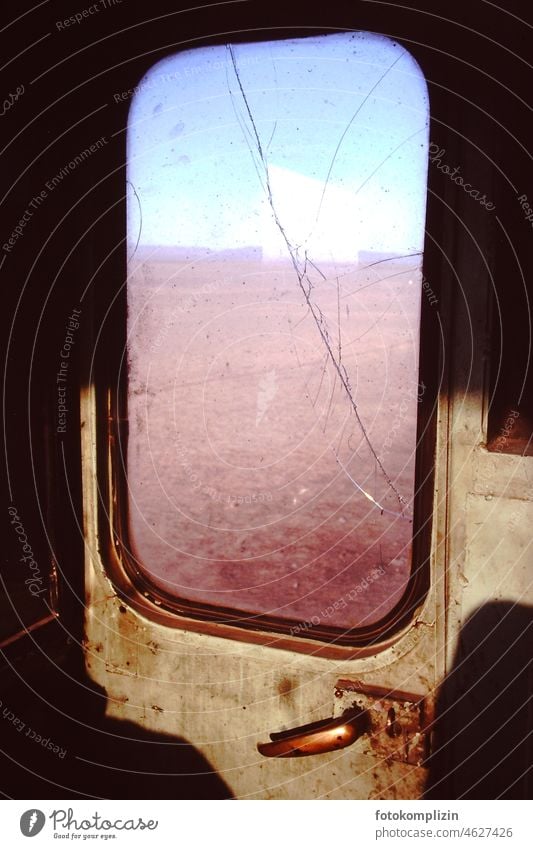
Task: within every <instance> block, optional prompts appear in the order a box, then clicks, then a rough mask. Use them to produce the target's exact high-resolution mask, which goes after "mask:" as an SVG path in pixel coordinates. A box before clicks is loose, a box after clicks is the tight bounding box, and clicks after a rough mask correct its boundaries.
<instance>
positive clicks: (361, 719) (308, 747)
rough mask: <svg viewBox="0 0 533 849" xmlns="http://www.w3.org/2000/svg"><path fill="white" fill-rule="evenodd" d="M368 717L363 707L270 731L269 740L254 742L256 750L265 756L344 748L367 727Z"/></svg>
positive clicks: (290, 755) (293, 756) (282, 756)
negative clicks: (330, 717) (332, 716)
mask: <svg viewBox="0 0 533 849" xmlns="http://www.w3.org/2000/svg"><path fill="white" fill-rule="evenodd" d="M368 728H369V719H368V714H367V713H366V712H365V711H361V712H359V713H357V714H355V715H354V714H352V715H351V716H348V717H346V716H343V717H341V718H340V719H333V720H332V719H325V720H321V721H320V722H314V723H312V724H311V725H304V726H302V727H301V728H295V729H292V730H291V731H282V732H278V733H276V734H271V735H270V739H271V740H272V742H271V743H258V744H257V749H258V751H259V752H260V753H261V754H262V755H264V756H265V757H266V758H295V757H302V756H304V755H321V754H323V753H324V752H333V751H335V750H336V749H345V748H346V746H350V745H351V744H352V743H354V742H355V741H356V740H357V738H358V737H360V736H361V735H362V734H364V733H365V731H368Z"/></svg>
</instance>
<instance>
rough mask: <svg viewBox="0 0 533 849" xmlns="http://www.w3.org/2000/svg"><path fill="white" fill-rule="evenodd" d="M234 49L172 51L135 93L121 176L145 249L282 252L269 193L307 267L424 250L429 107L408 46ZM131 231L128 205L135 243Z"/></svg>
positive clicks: (354, 43)
mask: <svg viewBox="0 0 533 849" xmlns="http://www.w3.org/2000/svg"><path fill="white" fill-rule="evenodd" d="M232 52H233V57H232V53H231V52H230V50H229V48H227V47H226V46H225V45H223V46H215V47H203V48H199V49H196V50H188V51H185V52H181V53H178V54H175V55H174V56H171V57H168V58H166V59H165V60H163V61H162V62H159V63H158V64H157V65H155V66H154V67H153V68H152V69H151V70H150V71H149V72H148V74H147V75H146V76H145V77H144V79H143V80H142V81H141V82H140V84H139V87H138V90H137V92H136V94H135V96H134V98H133V101H132V105H131V109H130V115H129V128H128V179H129V180H130V182H131V183H132V184H133V186H135V190H136V192H137V194H138V196H139V198H140V201H141V206H142V218H143V226H142V233H141V244H144V245H175V246H178V247H189V246H195V245H197V246H204V247H210V248H211V249H213V250H215V251H217V250H225V249H228V248H236V247H243V246H247V245H257V246H261V247H262V248H263V251H264V253H265V254H266V255H267V256H274V257H275V256H278V255H282V254H283V252H284V251H285V246H284V243H283V239H282V238H281V235H280V232H279V228H278V226H277V225H276V223H275V222H274V220H273V215H272V210H271V208H270V204H269V202H268V187H270V191H271V194H272V198H273V202H274V206H275V208H276V212H277V214H278V218H279V221H280V223H281V224H282V226H283V228H284V230H285V231H286V233H287V236H288V238H289V239H290V241H291V244H293V245H296V244H298V245H301V246H302V249H306V250H307V251H308V253H309V256H311V257H314V258H315V259H322V260H323V259H333V260H339V261H341V260H342V261H346V260H351V259H353V260H355V259H356V258H357V253H358V251H360V250H365V251H367V250H375V251H380V252H391V253H393V252H394V253H410V252H413V251H416V250H421V249H422V244H423V232H424V230H423V228H424V216H425V185H426V177H427V146H428V99H427V90H426V84H425V81H424V78H423V75H422V73H421V71H420V69H419V68H418V66H417V64H416V62H415V61H414V59H413V58H412V57H411V56H410V55H409V54H408V53H406V52H405V50H404V49H403V47H401V46H400V45H397V44H395V43H393V42H392V41H390V40H389V39H387V38H385V37H382V36H377V35H372V34H369V33H342V34H333V35H328V36H313V37H310V38H305V39H298V40H283V41H274V42H272V41H271V42H262V43H258V44H239V45H235V46H234V47H233V48H232ZM233 60H235V65H236V67H237V71H238V76H239V78H240V83H241V85H242V88H243V90H244V95H245V97H243V93H242V91H241V89H240V85H239V80H238V78H237V75H236V73H235V67H234V62H233ZM245 98H246V100H245ZM249 113H251V115H252V117H253V123H254V125H255V130H254V127H253V125H252V121H251V119H250V114H249ZM255 132H257V135H258V136H259V143H260V145H261V149H262V152H263V159H261V157H260V155H259V151H258V143H257V139H256V137H255ZM267 174H268V182H267ZM326 182H327V185H326V189H325V191H324V185H325V184H326ZM138 233H139V215H138V209H137V204H136V202H131V203H129V205H128V239H129V242H130V243H131V244H133V245H134V244H135V243H136V241H137V237H138Z"/></svg>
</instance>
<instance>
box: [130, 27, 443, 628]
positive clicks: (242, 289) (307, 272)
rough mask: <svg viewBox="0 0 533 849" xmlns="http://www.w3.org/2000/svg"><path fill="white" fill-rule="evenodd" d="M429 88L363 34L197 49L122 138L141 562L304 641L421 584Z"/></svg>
mask: <svg viewBox="0 0 533 849" xmlns="http://www.w3.org/2000/svg"><path fill="white" fill-rule="evenodd" d="M427 152H428V99H427V90H426V84H425V80H424V77H423V75H422V73H421V71H420V69H419V67H418V65H417V64H416V62H415V61H414V59H413V58H412V57H411V56H410V54H409V53H407V52H406V51H405V49H404V48H403V47H402V46H400V45H399V44H397V43H394V42H393V41H391V40H389V39H387V38H384V37H381V36H378V35H374V34H370V33H339V34H328V35H324V36H312V37H306V38H298V39H285V40H278V41H268V42H267V41H263V42H258V43H252V42H248V43H238V44H233V45H231V44H227V45H217V46H209V47H200V48H196V49H195V50H191V51H186V52H182V53H179V54H177V55H173V56H170V57H168V58H166V59H165V60H163V61H161V62H159V63H158V64H157V65H155V66H154V67H153V68H152V69H151V70H150V71H149V72H148V73H147V75H146V76H145V77H144V78H143V79H142V81H141V82H140V84H139V85H138V87H137V89H136V90H135V92H134V96H133V101H132V106H131V109H130V115H129V123H128V166H127V169H128V173H127V185H128V193H129V196H128V279H127V293H128V359H127V366H128V390H127V403H128V420H129V435H128V448H127V457H126V469H127V495H128V511H127V512H128V528H129V531H128V535H129V542H128V546H129V553H128V557H129V560H130V562H131V563H132V564H134V568H135V570H136V571H137V572H138V573H139V574H142V575H143V576H144V579H145V580H147V581H149V583H150V585H151V587H152V588H154V589H156V590H158V591H160V592H162V593H165V594H166V595H167V596H172V597H174V598H176V599H180V600H182V602H183V603H184V604H187V603H190V604H193V605H194V604H196V605H199V604H200V605H205V606H208V607H211V608H213V607H214V608H217V609H220V610H226V611H233V612H237V613H239V614H242V617H243V620H245V619H246V617H248V618H249V619H250V620H252V619H254V618H257V617H262V616H263V617H264V616H269V617H274V618H275V619H277V620H280V621H283V622H284V623H286V625H287V629H288V628H290V630H291V632H292V633H293V634H299V633H303V632H304V631H305V630H306V629H307V628H311V626H313V627H328V628H336V629H342V630H343V631H345V630H349V629H353V628H358V627H361V626H365V625H369V624H371V623H376V622H378V621H379V620H382V619H383V618H384V617H385V616H386V615H387V614H388V613H389V612H390V611H391V610H392V608H393V607H394V606H395V605H396V604H397V603H398V601H399V599H400V598H401V597H402V595H403V594H404V592H405V588H406V585H407V582H408V579H409V575H410V573H411V569H412V562H411V561H412V540H413V499H414V490H415V484H414V481H415V477H414V470H415V453H416V433H417V430H416V428H417V409H418V404H419V402H420V400H421V398H422V397H423V393H424V391H425V387H424V385H423V384H421V383H419V362H418V359H419V339H420V309H421V298H422V297H424V293H425V295H426V296H427V297H431V294H432V293H431V292H428V291H427V283H426V281H425V279H424V277H423V275H422V271H421V269H422V249H423V237H424V221H425V203H426V179H427Z"/></svg>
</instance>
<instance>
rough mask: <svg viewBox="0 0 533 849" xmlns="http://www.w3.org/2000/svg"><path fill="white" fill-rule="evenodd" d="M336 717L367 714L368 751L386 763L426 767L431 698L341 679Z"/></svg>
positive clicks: (429, 734)
mask: <svg viewBox="0 0 533 849" xmlns="http://www.w3.org/2000/svg"><path fill="white" fill-rule="evenodd" d="M333 702H334V708H333V716H334V717H335V718H341V717H342V716H344V715H346V714H349V713H353V711H354V710H360V711H364V712H365V714H366V715H367V717H368V721H369V728H368V731H367V734H365V736H364V737H363V738H361V740H362V742H363V743H364V748H366V749H367V751H368V752H371V753H372V754H373V755H376V756H377V757H379V758H382V759H384V760H386V761H401V762H402V763H407V764H412V765H413V766H424V765H425V762H426V761H427V759H428V757H429V754H430V744H431V728H432V721H433V711H432V702H431V699H429V698H428V697H427V696H420V695H415V694H413V693H407V692H402V691H393V690H387V689H383V688H379V687H372V686H369V685H366V684H364V683H363V682H360V681H346V680H344V679H343V680H340V681H338V682H337V685H336V687H335V697H334V699H333Z"/></svg>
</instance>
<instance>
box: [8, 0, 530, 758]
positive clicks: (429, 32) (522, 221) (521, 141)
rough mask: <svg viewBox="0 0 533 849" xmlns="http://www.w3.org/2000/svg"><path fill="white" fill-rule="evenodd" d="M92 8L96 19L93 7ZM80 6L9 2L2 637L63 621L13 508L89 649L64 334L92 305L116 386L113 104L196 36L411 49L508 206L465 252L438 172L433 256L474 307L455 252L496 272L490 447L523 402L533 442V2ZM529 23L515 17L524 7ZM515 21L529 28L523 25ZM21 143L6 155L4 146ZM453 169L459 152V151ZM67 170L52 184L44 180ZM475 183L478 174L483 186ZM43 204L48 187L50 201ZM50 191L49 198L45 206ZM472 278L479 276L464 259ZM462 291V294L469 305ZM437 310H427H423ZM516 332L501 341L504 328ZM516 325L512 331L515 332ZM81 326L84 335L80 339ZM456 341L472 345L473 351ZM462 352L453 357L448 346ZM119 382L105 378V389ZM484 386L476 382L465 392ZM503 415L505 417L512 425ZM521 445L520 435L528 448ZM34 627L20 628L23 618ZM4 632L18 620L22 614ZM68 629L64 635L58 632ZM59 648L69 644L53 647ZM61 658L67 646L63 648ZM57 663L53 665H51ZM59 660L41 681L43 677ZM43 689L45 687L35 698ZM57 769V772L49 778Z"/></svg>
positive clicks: (446, 121)
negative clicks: (24, 573) (62, 426)
mask: <svg viewBox="0 0 533 849" xmlns="http://www.w3.org/2000/svg"><path fill="white" fill-rule="evenodd" d="M89 5H90V4H88V5H87V6H84V4H83V3H81V4H79V6H80V7H81V9H83V8H88V6H89ZM75 11H78V10H77V9H76V10H73V8H72V3H70V2H67V0H64V2H54V3H53V4H50V3H48V4H44V5H38V4H34V3H31V2H26V0H23V2H21V3H19V4H18V7H17V10H16V11H15V10H14V9H12V8H8V9H6V10H5V11H4V21H3V23H4V24H5V25H7V24H9V23H10V21H12V20H14V18H17V17H18V16H19V15H20V16H21V17H20V18H19V19H18V20H15V21H14V23H12V24H11V25H10V26H9V27H7V28H6V29H4V30H3V32H2V33H1V38H2V39H3V43H2V55H3V56H5V57H8V59H9V61H8V64H7V65H6V66H5V67H4V69H3V71H2V74H3V77H2V92H3V95H2V96H3V97H5V98H6V100H7V101H9V102H10V94H11V93H16V92H17V91H18V90H20V88H21V87H23V88H24V91H23V92H22V93H21V94H19V96H18V98H17V99H16V100H14V101H13V103H12V105H10V106H9V107H8V108H5V105H4V110H5V114H3V115H2V117H1V122H2V123H1V126H2V129H3V131H4V132H3V134H2V135H3V145H2V147H3V148H4V150H3V152H2V164H3V168H2V184H3V185H2V198H3V201H2V234H1V235H2V238H1V240H0V241H1V243H2V245H4V244H6V243H8V239H9V238H10V237H11V235H12V233H13V231H14V229H15V227H16V226H17V225H19V222H20V220H21V218H22V217H23V215H24V214H26V213H27V218H28V220H27V221H26V222H25V225H24V227H23V232H22V234H21V235H19V236H17V238H16V239H15V241H14V244H13V245H9V243H8V245H9V248H10V249H9V250H4V249H3V248H2V250H1V256H0V259H2V260H3V263H2V266H1V268H0V275H1V276H2V278H3V281H4V285H3V290H2V291H3V293H4V297H5V299H6V300H5V304H4V309H3V310H2V321H3V322H4V323H5V327H4V333H3V334H2V344H3V345H4V346H6V351H7V359H6V362H7V370H6V384H5V395H4V398H5V409H6V415H5V437H6V458H7V464H8V473H9V475H8V483H9V487H8V488H7V489H6V491H5V496H4V508H3V513H4V517H5V518H6V519H7V524H8V527H7V531H6V540H7V547H6V549H5V555H4V563H3V572H2V575H3V577H4V580H5V581H6V584H7V586H8V589H9V595H10V598H11V599H12V600H13V601H14V602H15V607H16V612H14V611H13V608H12V605H11V604H10V603H9V602H8V603H7V604H6V611H8V613H9V617H10V619H9V624H8V625H7V626H6V628H7V630H6V634H5V635H6V636H7V635H8V632H12V631H14V630H15V629H18V627H19V626H20V625H21V624H30V623H31V622H34V621H37V620H38V619H40V618H42V617H43V616H45V615H47V614H48V613H49V610H50V605H51V599H50V596H49V595H48V594H46V593H43V594H39V595H36V596H34V595H32V594H31V593H30V592H29V591H27V590H26V589H25V586H26V585H24V586H21V579H20V575H21V569H22V568H26V567H25V566H24V565H23V564H21V561H20V557H21V553H20V542H19V540H18V539H17V536H16V535H15V534H14V532H13V527H12V526H11V517H10V515H9V514H8V512H7V510H8V507H9V506H10V505H15V506H16V508H17V510H18V515H19V516H20V518H21V520H22V522H23V525H24V530H25V532H26V534H27V537H28V539H29V540H30V542H31V548H32V551H33V552H34V554H35V559H36V561H37V562H38V564H39V568H40V575H41V576H42V579H43V586H44V585H45V584H46V582H47V580H48V578H47V576H48V575H49V573H50V570H51V568H52V566H53V564H56V568H57V569H58V571H59V587H60V598H59V610H60V613H61V625H60V635H62V637H64V639H66V634H67V633H68V634H70V635H72V637H73V639H74V643H73V645H76V644H77V643H78V642H80V641H81V638H82V616H83V577H82V575H83V538H82V534H81V532H80V528H81V523H82V509H81V465H80V427H81V423H80V421H79V413H78V400H77V396H78V392H79V388H80V385H81V380H82V378H81V358H80V352H81V344H78V346H77V347H76V343H75V344H74V347H73V349H72V352H71V359H70V360H69V369H68V384H67V391H68V399H69V402H68V415H67V425H66V430H65V432H64V433H61V434H58V433H57V385H58V384H57V380H56V377H57V373H58V369H59V367H60V361H61V358H60V351H61V349H62V345H63V342H64V340H65V332H66V324H67V322H68V318H69V316H71V314H72V311H73V309H80V310H81V313H80V329H79V336H76V341H77V342H78V340H79V341H80V342H81V339H82V338H83V334H84V333H87V332H88V330H89V326H90V324H91V322H94V324H95V325H96V326H97V327H98V328H99V330H100V331H101V335H100V338H99V342H98V348H97V356H98V367H99V368H101V369H103V373H104V374H105V368H106V365H108V366H109V367H110V368H109V371H108V374H107V378H106V379H107V381H108V383H109V384H110V385H113V382H114V381H115V382H116V372H114V371H113V368H111V366H112V364H113V356H112V355H113V354H116V353H117V352H120V351H121V350H122V348H123V343H124V332H125V326H124V322H123V321H122V318H121V317H122V316H123V310H124V298H125V292H124V287H123V283H124V271H125V248H124V222H125V208H124V163H125V128H126V122H127V111H128V99H125V100H124V99H120V98H117V97H116V96H117V95H118V94H119V93H122V92H126V91H128V90H129V89H131V88H132V87H134V86H135V85H136V84H137V83H138V81H139V80H140V79H141V77H142V75H143V74H144V72H145V71H146V70H147V69H148V68H149V67H150V66H151V65H152V64H154V63H155V62H156V61H158V60H159V59H161V58H162V57H163V56H165V55H167V53H169V52H173V51H174V50H178V49H183V48H184V47H188V48H190V47H192V46H194V45H197V44H204V43H209V42H219V41H226V40H240V39H248V38H268V37H278V36H279V35H280V34H290V35H295V34H303V33H305V32H313V31H317V30H318V31H327V30H328V29H330V28H332V29H338V28H340V29H345V28H346V29H351V28H355V29H369V30H373V31H377V32H382V33H384V34H386V35H389V36H391V37H393V38H397V39H401V40H402V42H403V43H404V44H405V46H406V48H407V49H409V50H411V52H412V53H413V54H414V55H415V56H416V57H417V59H418V61H419V62H420V64H421V66H422V68H423V70H424V72H425V73H426V75H427V79H428V84H429V88H430V96H431V107H432V128H431V138H432V140H433V141H434V142H435V143H436V144H439V145H441V146H442V147H443V148H445V150H446V157H445V161H446V162H449V163H450V165H452V166H455V165H459V164H460V165H462V170H463V171H465V169H466V166H467V167H468V171H469V176H470V174H472V175H473V176H472V177H471V182H472V183H473V184H474V185H479V186H480V187H483V191H485V192H486V193H487V196H488V197H490V198H491V199H493V200H494V203H495V205H496V214H497V216H498V219H499V221H500V222H501V226H500V225H499V224H498V222H497V221H496V217H495V215H493V217H492V219H491V220H490V224H488V223H487V220H488V217H487V215H486V214H484V215H481V214H480V215H470V217H469V221H468V223H469V232H468V233H467V234H464V233H463V237H462V240H461V245H460V247H457V239H458V236H457V222H456V220H455V217H454V214H453V210H454V208H455V207H456V206H457V207H460V206H461V205H464V203H465V198H464V195H463V194H462V190H461V189H460V188H458V187H456V186H455V185H453V184H452V183H451V182H450V181H449V179H447V176H446V175H445V174H443V172H442V171H440V170H439V169H437V168H436V167H430V171H429V191H430V193H431V197H432V199H433V201H432V214H431V218H430V219H428V239H427V252H426V253H427V257H428V263H429V264H430V266H431V267H432V268H434V269H437V268H440V269H442V270H443V271H442V275H441V277H440V279H438V280H436V281H435V286H434V288H435V291H439V287H440V286H443V287H446V289H447V296H449V297H460V298H463V297H464V309H465V310H466V311H468V310H469V298H470V297H472V305H473V304H474V302H475V293H470V292H469V289H468V285H464V286H462V287H461V288H460V289H459V287H458V286H457V278H456V276H455V275H454V273H453V272H454V264H455V258H456V257H457V255H458V253H454V251H462V252H463V255H464V252H466V254H467V255H468V256H470V257H471V260H469V261H471V262H472V264H485V263H486V264H487V265H488V268H489V270H490V273H491V274H492V277H493V280H494V289H493V303H492V311H493V315H494V316H495V320H494V325H493V326H494V331H493V335H492V336H491V337H489V338H487V336H486V334H485V333H484V332H483V331H482V330H481V323H480V325H479V329H478V330H476V335H475V336H474V338H473V339H472V340H471V341H469V344H471V345H472V346H473V347H475V348H476V349H483V350H484V351H486V358H487V369H488V374H489V380H490V383H491V387H492V391H493V395H494V404H493V416H492V418H490V417H489V436H493V437H497V434H498V432H499V430H500V429H501V422H502V420H505V416H506V414H507V410H508V408H509V407H513V408H518V409H520V410H522V409H523V411H524V412H523V415H521V418H520V429H521V433H523V439H527V437H528V435H529V433H530V424H528V422H530V407H529V406H528V404H530V399H531V398H533V392H531V388H530V383H528V381H530V377H528V376H527V373H526V372H527V369H528V356H529V348H530V344H529V326H530V306H529V300H528V298H529V294H528V293H530V292H531V289H530V285H531V284H530V280H531V273H530V271H531V269H530V265H531V230H530V227H531V223H530V222H528V221H527V220H526V215H525V210H524V207H523V206H522V205H521V203H520V201H519V200H518V198H519V197H520V196H522V195H526V196H527V197H528V198H529V200H530V202H531V204H532V206H533V182H532V179H531V178H532V173H531V156H530V154H529V152H528V150H529V147H530V144H529V115H530V99H531V94H530V92H531V90H532V86H531V76H530V72H529V70H528V68H527V67H526V65H525V62H524V58H525V59H528V58H529V60H530V59H531V51H530V49H529V43H530V41H531V32H532V30H531V25H532V23H533V19H532V15H531V10H530V8H529V5H528V4H527V3H526V2H518V0H515V2H510V3H507V4H506V7H505V10H504V11H503V12H502V11H500V10H498V8H496V6H495V5H493V4H489V3H486V2H484V0H470V2H468V3H461V4H459V3H455V4H454V3H449V2H437V1H436V0H429V2H422V0H419V2H410V0H406V2H404V3H401V4H400V3H382V2H373V0H372V1H369V0H354V2H351V3H340V2H332V3H328V4H327V8H324V9H317V8H316V7H315V8H314V9H313V10H311V9H307V10H302V9H300V8H298V6H297V5H296V4H293V3H291V2H288V3H287V2H286V3H269V4H265V3H260V2H254V0H251V2H245V3H227V4H220V5H219V6H215V7H209V8H208V7H207V4H205V8H202V6H200V7H198V6H196V7H195V8H194V9H192V10H191V11H188V10H187V8H186V7H184V6H183V4H176V3H175V2H170V1H169V2H164V0H152V2H151V3H150V4H149V6H147V4H142V3H134V2H133V0H122V2H120V3H119V2H118V0H117V2H115V3H113V2H111V0H107V2H106V3H103V4H102V6H101V10H100V11H99V12H98V13H94V14H90V15H88V16H87V17H86V18H83V20H82V21H81V22H80V23H75V24H70V25H69V26H64V25H63V26H60V25H59V24H60V23H61V22H62V21H65V20H67V19H68V18H69V16H71V15H72V14H73V13H74V12H75ZM515 15H516V16H518V17H514V16H515ZM519 18H523V19H525V22H524V21H523V20H520V19H519ZM100 139H104V142H103V143H102V145H101V146H100V147H99V148H98V150H96V151H95V152H94V153H93V154H91V156H90V157H88V158H87V159H86V160H85V161H84V162H83V164H82V165H80V166H79V167H76V168H74V169H72V170H70V169H67V173H66V174H65V173H64V172H65V168H66V167H67V166H68V164H69V163H70V162H71V161H72V160H73V159H74V157H76V156H77V155H79V153H80V152H81V151H83V150H85V149H86V148H88V147H89V146H90V145H92V144H95V143H96V142H98V140H100ZM4 146H5V147H4ZM443 161H444V160H443ZM62 171H63V177H62V178H61V180H60V182H58V184H57V185H54V187H53V188H52V189H50V188H49V186H48V185H47V184H50V181H51V180H52V179H53V178H54V176H56V175H60V174H61V173H62ZM476 181H477V182H476ZM43 193H44V194H43ZM36 198H38V199H37V200H35V199H36ZM462 268H463V272H462V274H463V279H462V281H461V282H462V283H463V284H467V283H468V280H467V279H466V277H464V268H465V265H464V264H463V266H462ZM463 293H465V294H463ZM426 309H427V306H426ZM500 322H501V323H502V324H503V326H504V328H505V329H504V331H503V332H502V333H500V332H499V330H498V328H499V326H500ZM508 328H510V330H508ZM77 332H78V331H77ZM458 341H460V340H458ZM425 346H426V347H425V348H424V351H425V352H426V353H427V356H424V353H423V369H424V375H425V377H424V379H425V380H426V382H427V385H431V382H432V381H433V385H434V386H435V384H436V380H437V376H438V374H439V369H438V363H437V362H436V358H437V357H438V356H439V350H438V345H437V344H436V343H435V337H434V338H433V339H432V338H431V336H430V337H429V338H428V340H427V342H426V343H425ZM442 353H443V354H444V355H445V356H446V357H450V356H453V353H454V352H453V351H447V352H441V354H442ZM104 388H105V384H104ZM469 390H470V391H472V393H477V392H479V391H480V390H481V385H480V380H479V378H478V377H476V378H475V380H474V382H473V383H471V384H470V385H469ZM502 417H503V419H502ZM523 446H524V442H523V441H522V442H521V443H520V444H519V449H520V450H523ZM19 619H20V620H21V621H19ZM6 621H8V620H7V619H6ZM63 627H64V629H65V630H64V631H63V630H61V629H62V628H63ZM54 645H55V643H54ZM54 651H56V649H55V648H54ZM43 657H44V656H43ZM43 664H44V665H40V664H37V665H36V666H33V667H32V671H31V676H32V677H34V676H37V678H38V676H39V675H43V674H44V675H46V671H47V670H46V660H43ZM38 689H39V688H38V687H37V690H38ZM45 768H48V767H46V766H45V767H43V769H45Z"/></svg>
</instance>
